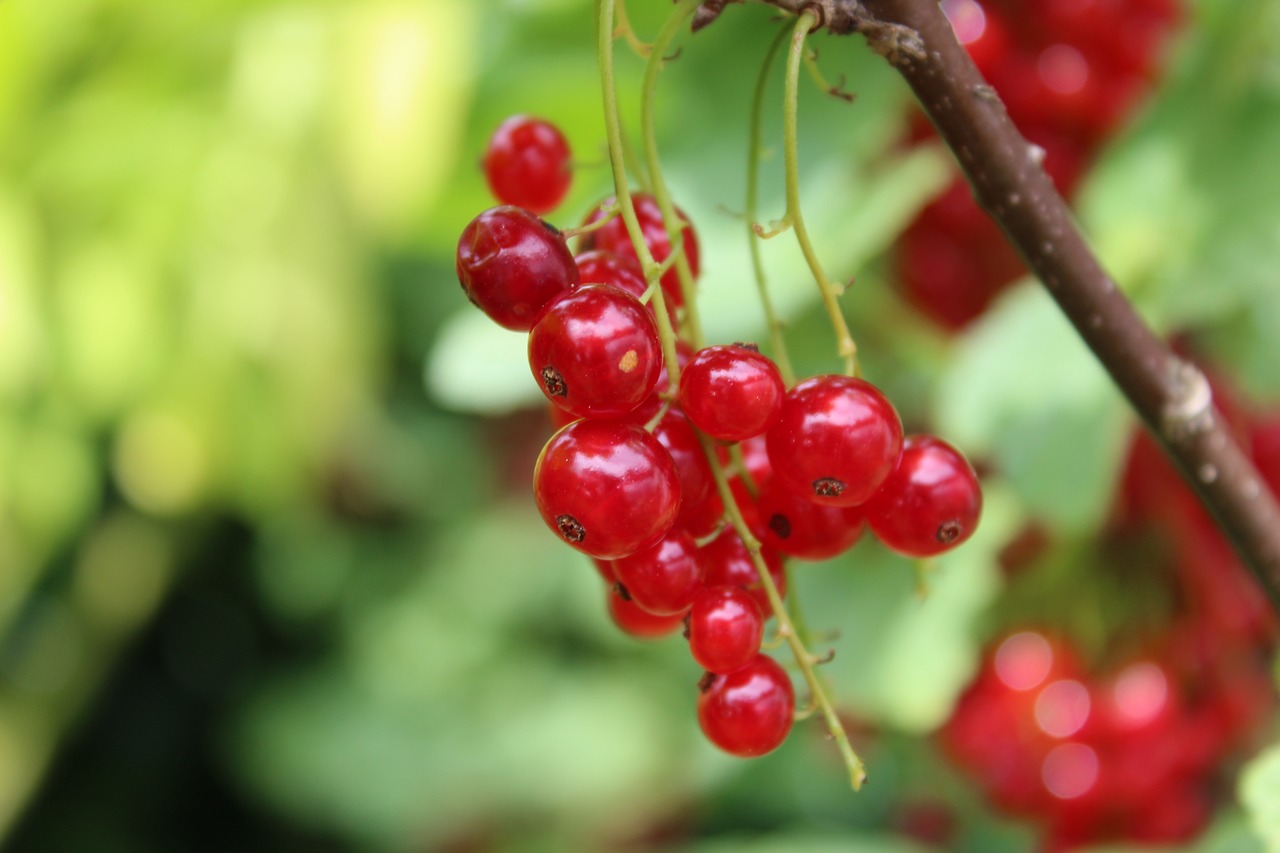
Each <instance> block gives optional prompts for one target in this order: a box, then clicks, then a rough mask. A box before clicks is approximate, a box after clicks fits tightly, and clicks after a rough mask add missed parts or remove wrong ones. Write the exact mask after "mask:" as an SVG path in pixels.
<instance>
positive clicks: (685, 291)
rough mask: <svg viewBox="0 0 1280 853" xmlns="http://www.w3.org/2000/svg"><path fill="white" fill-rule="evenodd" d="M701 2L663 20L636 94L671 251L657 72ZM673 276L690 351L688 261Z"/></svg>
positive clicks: (676, 234) (672, 219) (698, 334)
mask: <svg viewBox="0 0 1280 853" xmlns="http://www.w3.org/2000/svg"><path fill="white" fill-rule="evenodd" d="M701 4H702V3H701V0H679V2H677V3H676V8H675V10H674V11H673V12H672V13H671V14H670V15H668V16H667V20H666V21H665V22H664V23H663V25H662V29H660V30H659V31H658V35H657V37H656V38H654V40H653V50H652V52H651V53H650V54H649V61H648V62H647V63H645V68H644V82H643V84H642V85H643V88H642V89H641V94H640V132H641V137H640V138H641V140H642V142H643V145H644V156H645V162H646V163H648V165H649V179H650V181H651V182H652V189H653V199H654V201H656V202H657V203H658V210H659V211H660V212H661V213H662V221H663V223H664V224H665V225H666V228H667V240H668V242H669V243H670V245H671V248H672V250H673V251H674V250H675V249H676V247H677V246H682V245H683V244H684V235H683V224H684V223H683V222H682V220H681V219H680V218H679V217H678V216H677V215H676V210H675V205H674V204H672V203H671V194H670V193H669V192H668V191H667V182H666V179H665V178H664V177H663V175H662V164H661V162H660V161H659V159H658V140H657V137H656V134H657V130H656V125H657V123H656V122H655V121H654V100H655V94H656V92H657V89H658V72H659V71H661V70H662V62H663V57H664V56H665V55H666V53H667V48H668V47H669V46H670V45H671V41H672V39H674V38H675V35H676V33H677V32H679V31H680V28H681V27H682V26H683V25H684V22H685V21H687V20H688V19H689V18H690V17H692V16H693V13H694V11H696V10H697V8H698V6H700V5H701ZM676 275H677V276H678V277H679V279H680V293H681V294H682V295H683V297H684V310H685V328H686V330H687V331H686V334H687V336H688V338H689V342H690V343H691V344H693V348H694V349H702V348H703V347H704V346H706V345H707V344H706V339H705V338H704V336H703V334H702V322H701V319H700V318H699V316H698V300H697V298H696V295H695V293H694V290H693V270H692V268H691V267H690V266H689V259H688V258H687V257H686V256H685V255H684V253H683V252H681V253H680V257H678V258H676Z"/></svg>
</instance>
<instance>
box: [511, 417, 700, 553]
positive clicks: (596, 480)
mask: <svg viewBox="0 0 1280 853" xmlns="http://www.w3.org/2000/svg"><path fill="white" fill-rule="evenodd" d="M533 497H534V500H535V502H536V503H537V505H538V511H539V512H540V513H541V514H542V518H543V520H544V521H545V522H546V523H547V526H548V527H550V528H551V530H552V531H553V532H555V534H556V535H557V536H559V537H560V539H562V540H563V541H564V542H567V543H568V544H569V545H572V546H573V547H574V548H577V549H578V550H579V551H582V552H583V553H584V554H587V555H589V556H592V557H599V558H600V559H604V560H616V559H617V558H619V557H625V556H627V555H628V554H634V553H635V552H636V551H639V550H640V549H641V548H647V547H649V546H650V545H652V544H654V543H655V542H657V541H658V540H659V539H661V538H662V537H663V536H664V535H666V533H667V531H668V530H670V529H671V525H672V524H673V523H674V522H675V519H676V514H677V513H678V512H679V511H680V478H679V474H677V472H676V466H675V463H674V462H672V461H671V455H670V454H669V453H667V451H666V450H664V449H663V447H662V445H661V444H659V443H658V440H657V439H656V438H654V437H653V436H652V435H650V434H649V433H647V432H645V431H644V430H643V429H641V428H640V427H638V426H636V425H634V424H630V423H626V422H624V421H610V420H592V419H589V418H588V419H583V420H580V421H575V422H574V423H571V424H569V426H567V427H565V428H564V429H562V430H560V431H559V432H557V433H556V434H555V435H553V436H551V439H550V440H549V441H548V442H547V444H546V446H544V447H543V448H542V453H541V454H540V455H539V456H538V462H537V465H536V466H535V467H534V471H533Z"/></svg>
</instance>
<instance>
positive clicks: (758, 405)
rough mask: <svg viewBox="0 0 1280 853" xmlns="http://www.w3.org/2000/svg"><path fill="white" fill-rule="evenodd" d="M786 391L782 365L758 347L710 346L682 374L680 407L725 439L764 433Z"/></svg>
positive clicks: (696, 422)
mask: <svg viewBox="0 0 1280 853" xmlns="http://www.w3.org/2000/svg"><path fill="white" fill-rule="evenodd" d="M785 392H786V389H785V388H784V387H783V384H782V376H781V375H780V374H779V373H778V367H777V365H775V364H774V363H773V362H772V361H770V360H769V359H768V358H767V357H765V356H763V355H761V354H760V353H759V351H757V350H756V348H755V347H754V346H753V345H747V344H733V345H732V346H713V347H706V348H705V349H702V350H699V351H698V352H696V353H694V355H693V358H691V359H690V360H689V364H688V366H687V367H685V369H684V372H683V373H681V374H680V406H681V408H683V409H684V412H685V414H686V415H688V416H689V420H691V421H693V424H694V426H696V427H697V428H698V429H700V430H702V431H703V432H705V433H706V434H707V435H709V436H711V437H712V438H718V439H720V440H721V441H742V440H744V439H747V438H751V437H752V436H756V435H760V434H761V433H763V432H764V431H765V430H766V429H768V428H769V426H770V424H772V423H773V421H774V420H776V419H777V417H778V412H779V410H780V409H781V407H782V396H783V394H784V393H785Z"/></svg>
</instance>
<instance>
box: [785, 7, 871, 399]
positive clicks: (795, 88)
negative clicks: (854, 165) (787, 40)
mask: <svg viewBox="0 0 1280 853" xmlns="http://www.w3.org/2000/svg"><path fill="white" fill-rule="evenodd" d="M817 22H818V18H817V16H816V15H814V13H813V12H811V11H806V12H804V14H802V15H800V17H799V18H798V19H797V20H796V25H795V29H794V30H793V31H792V34H791V50H790V51H789V52H788V54H787V83H786V94H785V95H784V97H783V109H782V115H783V143H782V145H783V159H784V161H785V169H786V192H787V213H786V217H785V221H786V222H789V223H790V224H791V227H792V228H793V229H795V232H796V240H797V241H798V242H799V243H800V251H801V252H802V253H804V259H805V262H806V263H808V265H809V270H810V271H811V272H812V273H813V278H814V281H816V282H817V283H818V289H819V290H820V291H821V292H822V304H823V305H824V306H825V307H826V309H827V314H828V316H830V317H831V327H832V329H833V330H834V332H835V335H836V350H837V352H838V353H839V355H840V357H841V359H843V360H844V372H845V374H846V375H848V376H857V375H858V355H857V347H856V346H855V345H854V343H853V336H852V335H851V334H849V326H848V324H847V323H845V320H844V314H843V313H842V312H841V311H840V302H839V298H838V294H837V292H836V287H835V285H833V284H832V283H831V280H830V279H828V278H827V274H826V273H825V272H823V270H822V265H821V264H820V263H818V256H817V253H816V252H814V250H813V243H812V242H811V241H810V240H809V229H808V228H807V227H806V226H805V222H804V214H803V213H802V212H801V210H800V155H799V153H798V151H797V149H798V147H799V146H798V139H799V121H798V117H797V116H798V113H799V101H800V97H799V90H800V62H801V59H802V57H803V55H804V40H805V38H806V37H807V36H808V34H809V32H810V31H811V30H812V29H813V27H814V25H815V24H816V23H817Z"/></svg>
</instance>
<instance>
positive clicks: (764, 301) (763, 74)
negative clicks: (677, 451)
mask: <svg viewBox="0 0 1280 853" xmlns="http://www.w3.org/2000/svg"><path fill="white" fill-rule="evenodd" d="M786 37H787V31H786V29H780V30H778V34H777V35H776V36H775V37H774V39H773V41H772V42H770V43H769V50H768V51H767V52H766V53H765V55H764V62H763V63H762V64H761V66H760V75H759V76H758V77H757V78H756V88H755V92H754V93H753V94H752V96H751V131H750V136H749V138H748V140H747V201H746V207H747V209H746V220H747V244H748V245H749V246H750V247H751V269H752V271H753V272H754V273H755V278H756V290H758V291H759V293H760V306H761V307H762V308H763V309H764V318H765V322H766V324H767V325H768V327H769V343H770V345H771V347H772V349H773V360H774V361H775V362H776V363H777V365H778V372H779V373H781V374H782V381H783V382H784V383H785V384H786V386H787V387H788V388H790V387H791V386H792V385H795V384H796V374H795V371H794V370H792V368H791V356H790V355H789V354H788V353H787V342H786V339H785V338H783V336H782V329H783V323H782V319H781V318H780V317H778V314H777V312H776V311H775V310H774V308H773V300H772V299H771V298H770V297H769V285H768V282H767V281H766V279H765V273H764V261H763V260H762V258H761V257H760V239H761V238H760V236H759V235H758V234H756V230H755V222H756V219H757V216H758V210H759V202H760V145H761V142H760V135H761V132H760V131H761V125H762V123H763V115H764V93H765V87H766V85H767V84H768V82H769V69H771V68H772V67H773V60H774V58H775V57H776V56H777V55H778V48H780V47H782V42H783V40H784V39H785V38H786Z"/></svg>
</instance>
